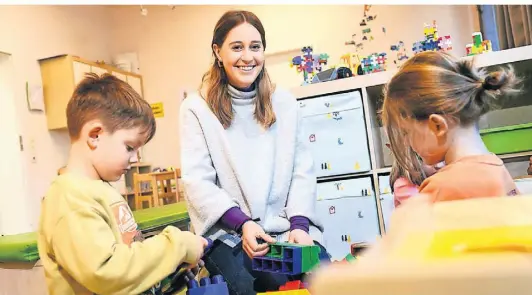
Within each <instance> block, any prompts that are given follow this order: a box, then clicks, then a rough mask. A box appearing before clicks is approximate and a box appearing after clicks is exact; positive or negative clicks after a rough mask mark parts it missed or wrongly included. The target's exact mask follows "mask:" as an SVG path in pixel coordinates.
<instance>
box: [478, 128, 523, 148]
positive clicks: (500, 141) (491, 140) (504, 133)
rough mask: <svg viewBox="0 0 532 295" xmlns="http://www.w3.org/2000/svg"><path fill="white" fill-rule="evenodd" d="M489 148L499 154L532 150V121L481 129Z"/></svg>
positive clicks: (483, 138)
mask: <svg viewBox="0 0 532 295" xmlns="http://www.w3.org/2000/svg"><path fill="white" fill-rule="evenodd" d="M480 135H481V137H482V140H483V141H484V144H485V145H486V147H487V148H488V150H489V151H490V152H492V153H495V154H497V155H500V154H511V153H518V152H525V151H532V123H526V124H519V125H513V126H505V127H498V128H491V129H484V130H481V131H480Z"/></svg>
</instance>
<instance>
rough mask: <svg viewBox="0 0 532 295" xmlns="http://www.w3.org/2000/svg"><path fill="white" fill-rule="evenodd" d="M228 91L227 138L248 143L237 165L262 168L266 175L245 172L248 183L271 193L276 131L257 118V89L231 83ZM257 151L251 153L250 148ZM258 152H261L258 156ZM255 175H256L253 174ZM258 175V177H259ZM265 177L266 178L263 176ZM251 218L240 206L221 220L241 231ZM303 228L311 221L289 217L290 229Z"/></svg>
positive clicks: (239, 149)
mask: <svg viewBox="0 0 532 295" xmlns="http://www.w3.org/2000/svg"><path fill="white" fill-rule="evenodd" d="M229 94H230V95H231V97H232V101H233V113H234V118H233V122H232V124H231V127H230V128H228V129H227V134H228V137H229V138H230V140H231V141H232V142H240V141H241V140H242V138H246V141H247V142H249V145H247V146H246V145H241V146H238V147H235V149H236V150H237V154H238V155H240V156H241V157H242V158H241V159H239V161H238V163H237V165H238V166H239V167H238V168H239V169H242V170H244V171H253V170H256V169H254V168H255V167H263V168H264V171H266V174H265V175H261V174H260V173H256V174H252V173H249V174H248V175H243V176H244V177H246V178H247V180H243V181H247V182H248V183H250V184H251V185H252V186H254V187H257V190H258V191H263V192H265V193H267V192H269V185H270V183H271V176H272V173H271V172H272V171H273V160H274V157H273V156H274V154H273V149H272V148H271V147H273V146H274V143H275V142H274V138H275V135H276V134H275V130H273V132H266V130H264V128H263V127H262V126H261V125H260V124H258V123H257V122H256V121H255V117H254V111H255V100H256V91H255V90H250V91H240V90H238V89H235V88H234V87H232V86H230V85H229ZM250 150H251V151H254V152H253V153H250V152H249V151H250ZM256 155H262V156H261V157H257V156H256ZM252 175H253V176H252ZM257 176H259V177H257ZM260 176H264V179H262V178H260ZM258 197H259V198H262V197H264V198H267V197H268V196H267V195H264V196H258ZM248 220H251V218H250V217H249V216H247V215H246V214H245V213H244V212H242V210H240V208H238V207H233V208H231V209H229V210H227V211H226V212H225V213H224V215H222V218H221V219H220V221H221V222H222V223H223V224H224V225H225V226H227V227H228V228H231V229H233V230H235V231H237V232H238V231H240V230H241V227H242V225H243V224H244V222H246V221H248ZM294 229H301V230H304V231H306V232H308V231H309V220H308V218H306V217H305V216H293V217H292V218H290V230H294Z"/></svg>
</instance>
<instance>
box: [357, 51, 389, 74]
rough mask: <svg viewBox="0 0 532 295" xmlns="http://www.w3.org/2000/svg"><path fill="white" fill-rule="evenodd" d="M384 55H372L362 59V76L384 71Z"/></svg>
mask: <svg viewBox="0 0 532 295" xmlns="http://www.w3.org/2000/svg"><path fill="white" fill-rule="evenodd" d="M386 60H387V58H386V53H385V52H383V53H373V54H370V55H369V56H368V57H365V58H363V59H362V62H361V63H362V71H363V72H364V74H370V73H377V72H383V71H386Z"/></svg>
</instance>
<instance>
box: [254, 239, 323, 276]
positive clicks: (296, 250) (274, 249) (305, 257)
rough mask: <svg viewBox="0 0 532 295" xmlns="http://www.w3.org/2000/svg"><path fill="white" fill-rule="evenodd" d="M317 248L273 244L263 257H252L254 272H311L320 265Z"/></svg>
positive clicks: (291, 273) (292, 273)
mask: <svg viewBox="0 0 532 295" xmlns="http://www.w3.org/2000/svg"><path fill="white" fill-rule="evenodd" d="M320 251H321V250H320V247H319V246H315V245H314V246H302V245H297V244H290V243H275V244H271V245H270V250H269V251H268V253H267V254H266V255H265V256H262V257H254V258H253V259H252V261H251V266H252V269H253V270H254V271H263V272H273V273H280V274H288V275H297V274H302V273H306V272H309V271H311V270H312V269H314V268H315V267H317V266H318V265H319V263H320V259H319V253H320Z"/></svg>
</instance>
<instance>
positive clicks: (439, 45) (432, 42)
mask: <svg viewBox="0 0 532 295" xmlns="http://www.w3.org/2000/svg"><path fill="white" fill-rule="evenodd" d="M423 35H424V36H425V38H424V40H421V41H417V42H414V43H413V45H412V51H413V52H414V54H417V53H420V52H423V51H448V50H452V49H453V47H452V41H451V36H449V35H446V36H443V37H439V36H438V26H437V25H436V21H432V25H428V24H425V26H424V28H423Z"/></svg>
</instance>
